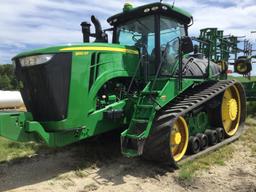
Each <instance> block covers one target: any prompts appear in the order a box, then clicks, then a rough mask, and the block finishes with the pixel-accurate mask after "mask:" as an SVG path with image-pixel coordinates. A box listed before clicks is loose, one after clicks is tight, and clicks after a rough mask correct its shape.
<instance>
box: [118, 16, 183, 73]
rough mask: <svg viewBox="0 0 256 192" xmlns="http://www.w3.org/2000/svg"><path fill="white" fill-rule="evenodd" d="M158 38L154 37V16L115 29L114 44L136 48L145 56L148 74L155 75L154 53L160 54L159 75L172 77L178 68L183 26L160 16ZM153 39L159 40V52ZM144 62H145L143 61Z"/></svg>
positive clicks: (157, 64) (135, 20) (134, 20)
mask: <svg viewBox="0 0 256 192" xmlns="http://www.w3.org/2000/svg"><path fill="white" fill-rule="evenodd" d="M159 19H160V21H159V24H160V29H159V30H160V31H158V32H160V33H159V34H160V37H156V34H158V33H156V31H155V30H156V26H155V16H154V15H150V16H145V17H142V18H137V19H133V20H131V21H129V22H127V23H124V24H121V25H119V26H117V28H116V38H115V43H118V44H121V45H129V46H136V47H137V48H138V49H140V52H141V54H142V55H144V56H145V55H146V58H147V61H146V62H147V63H148V67H147V68H148V73H149V74H152V75H153V74H155V72H156V69H157V67H158V66H159V64H160V63H159V61H158V62H157V61H156V53H157V52H158V54H159V52H160V57H161V62H162V67H161V71H160V75H168V76H169V75H173V74H174V73H175V70H177V66H178V60H179V59H178V58H179V57H178V55H179V38H180V37H182V36H184V35H185V28H184V25H182V24H180V23H179V22H178V21H176V20H174V19H172V18H169V17H164V16H160V17H159ZM155 38H159V41H158V42H159V43H160V50H156V49H155V47H157V46H155V43H156V42H157V41H156V40H155ZM144 62H145V60H144Z"/></svg>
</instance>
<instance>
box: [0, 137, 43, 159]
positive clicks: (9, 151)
mask: <svg viewBox="0 0 256 192" xmlns="http://www.w3.org/2000/svg"><path fill="white" fill-rule="evenodd" d="M39 148H40V145H39V144H35V143H32V142H30V143H17V142H12V141H10V140H7V139H5V138H2V137H0V162H3V161H10V160H12V159H17V158H21V157H25V156H31V155H34V154H36V152H37V151H38V150H39Z"/></svg>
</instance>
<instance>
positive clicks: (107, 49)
mask: <svg viewBox="0 0 256 192" xmlns="http://www.w3.org/2000/svg"><path fill="white" fill-rule="evenodd" d="M60 51H112V52H121V53H130V54H135V55H138V54H139V52H138V51H136V50H132V49H125V48H113V47H67V48H63V49H60Z"/></svg>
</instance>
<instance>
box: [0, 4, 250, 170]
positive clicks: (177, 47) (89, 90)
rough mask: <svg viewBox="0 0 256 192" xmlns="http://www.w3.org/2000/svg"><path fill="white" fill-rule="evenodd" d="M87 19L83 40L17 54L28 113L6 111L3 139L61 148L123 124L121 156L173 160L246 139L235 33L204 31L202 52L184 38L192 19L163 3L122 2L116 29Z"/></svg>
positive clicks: (0, 130) (0, 129) (113, 20)
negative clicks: (234, 76)
mask: <svg viewBox="0 0 256 192" xmlns="http://www.w3.org/2000/svg"><path fill="white" fill-rule="evenodd" d="M91 21H92V23H93V24H94V26H95V33H91V24H90V23H88V22H83V23H82V24H81V25H82V31H83V39H84V43H81V44H74V45H63V46H54V47H49V48H45V49H38V50H33V51H30V52H25V53H21V54H19V55H17V56H15V57H14V58H13V63H14V64H15V66H16V67H15V73H16V76H17V78H18V80H19V81H20V83H21V84H22V85H23V86H22V89H21V94H22V97H23V100H24V103H25V105H26V108H27V110H28V112H12V113H5V112H2V113H0V135H1V136H3V137H6V138H9V139H12V140H16V141H31V140H33V141H44V142H45V143H46V144H47V145H49V146H51V147H62V146H65V145H68V144H71V143H74V142H77V141H80V140H84V139H87V138H89V137H92V136H95V135H99V134H102V133H105V132H109V131H111V130H115V129H120V128H121V127H125V130H123V132H122V134H121V150H122V154H123V155H125V156H128V157H135V156H142V157H144V158H145V159H148V160H153V161H158V162H162V163H166V164H169V165H170V166H174V167H175V166H177V162H179V161H180V160H182V159H184V157H185V156H187V157H195V154H204V153H206V152H209V151H211V150H215V149H216V148H217V147H220V146H223V145H225V144H227V143H228V142H232V141H233V140H235V139H237V138H238V137H239V136H240V134H241V132H242V125H243V123H244V121H245V118H246V98H245V92H244V89H243V86H242V85H241V83H240V82H239V81H236V80H229V79H227V75H226V72H227V70H228V67H227V65H228V62H227V60H228V58H229V57H228V51H227V50H229V49H230V48H231V49H232V50H234V52H235V50H237V49H238V48H237V47H236V44H235V43H231V44H229V43H227V42H229V40H230V39H232V38H233V41H236V39H235V37H229V38H226V37H224V36H223V33H222V32H218V31H217V30H215V31H214V30H211V31H213V32H214V33H212V34H213V35H208V32H207V31H205V32H204V33H203V32H202V35H201V37H200V38H197V39H196V40H197V41H198V42H199V43H200V44H199V49H196V48H194V46H193V42H192V40H191V38H190V37H188V28H189V27H190V26H191V24H192V23H193V17H192V16H191V15H190V14H189V13H187V12H186V11H184V10H182V9H180V8H177V7H174V6H173V5H169V4H167V3H162V2H160V3H159V2H157V3H152V4H147V5H144V6H140V7H136V8H133V6H132V5H130V4H125V6H124V8H123V11H122V12H121V13H119V14H117V15H114V16H112V17H110V18H109V19H108V20H107V21H108V22H109V24H110V25H111V28H110V29H106V30H102V28H101V25H100V23H99V21H98V20H97V19H96V18H95V17H94V16H92V17H91ZM106 31H109V32H112V36H111V37H113V38H112V41H111V43H108V36H107V34H106ZM216 34H217V35H218V36H221V37H222V38H221V39H220V40H221V44H220V45H219V40H217V36H215V35H216ZM212 36H214V38H213V39H212ZM92 37H93V38H95V41H94V42H93V43H91V42H90V39H91V38H92ZM203 44H206V46H202V45H203ZM216 146H217V147H216Z"/></svg>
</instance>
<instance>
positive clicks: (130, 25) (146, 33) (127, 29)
mask: <svg viewBox="0 0 256 192" xmlns="http://www.w3.org/2000/svg"><path fill="white" fill-rule="evenodd" d="M116 39H117V43H119V44H121V45H129V46H137V47H139V48H140V47H142V46H144V47H146V51H147V53H148V54H151V52H152V50H153V49H154V47H155V26H154V16H146V17H142V18H138V19H134V20H131V21H129V22H127V23H125V24H124V25H120V26H119V27H117V38H116Z"/></svg>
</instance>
